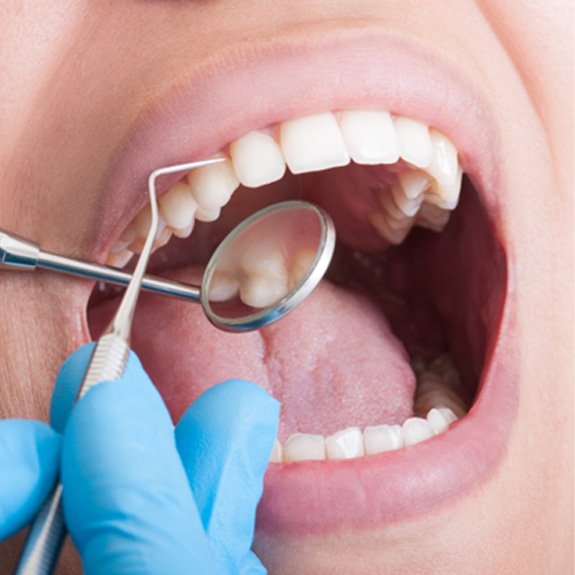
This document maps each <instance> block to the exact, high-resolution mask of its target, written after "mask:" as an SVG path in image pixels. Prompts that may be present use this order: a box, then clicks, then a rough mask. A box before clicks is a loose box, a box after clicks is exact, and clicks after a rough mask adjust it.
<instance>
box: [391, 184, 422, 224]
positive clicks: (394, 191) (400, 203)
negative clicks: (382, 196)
mask: <svg viewBox="0 0 575 575" xmlns="http://www.w3.org/2000/svg"><path fill="white" fill-rule="evenodd" d="M391 195H392V196H393V201H394V203H395V205H396V206H397V207H398V208H399V210H400V211H401V213H402V215H403V216H407V217H409V218H413V217H414V216H415V215H416V214H417V212H418V211H419V208H420V206H421V204H422V202H423V196H419V197H417V196H416V197H415V198H409V197H408V196H407V194H406V193H405V192H404V191H403V190H402V189H401V188H400V187H399V186H392V187H391ZM390 213H391V212H390ZM402 219H405V217H404V218H402Z"/></svg>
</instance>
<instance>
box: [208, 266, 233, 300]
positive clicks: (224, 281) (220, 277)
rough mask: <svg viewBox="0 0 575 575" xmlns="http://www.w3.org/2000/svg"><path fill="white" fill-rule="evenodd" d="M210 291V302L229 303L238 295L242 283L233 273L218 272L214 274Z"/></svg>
mask: <svg viewBox="0 0 575 575" xmlns="http://www.w3.org/2000/svg"><path fill="white" fill-rule="evenodd" d="M209 289H210V292H209V299H210V301H214V302H221V301H229V300H231V299H232V298H234V297H236V295H237V294H238V292H239V289H240V281H239V279H238V278H237V276H236V275H235V274H233V273H227V272H224V271H218V272H216V273H214V276H213V277H212V281H211V283H210V288H209Z"/></svg>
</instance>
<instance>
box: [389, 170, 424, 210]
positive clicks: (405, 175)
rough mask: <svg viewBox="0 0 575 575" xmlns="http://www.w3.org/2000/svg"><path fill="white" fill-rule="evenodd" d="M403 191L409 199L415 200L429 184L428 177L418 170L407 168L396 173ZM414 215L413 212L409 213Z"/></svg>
mask: <svg viewBox="0 0 575 575" xmlns="http://www.w3.org/2000/svg"><path fill="white" fill-rule="evenodd" d="M397 179H398V180H399V183H400V185H401V189H402V190H403V193H404V194H405V195H406V196H407V197H408V198H409V199H410V200H415V199H417V198H419V197H420V196H422V195H423V192H424V191H425V190H426V188H427V186H428V185H429V177H428V176H427V174H425V172H421V171H420V170H409V172H401V173H400V174H398V175H397ZM411 215H415V214H411Z"/></svg>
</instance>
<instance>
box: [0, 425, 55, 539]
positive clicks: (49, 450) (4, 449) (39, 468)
mask: <svg viewBox="0 0 575 575" xmlns="http://www.w3.org/2000/svg"><path fill="white" fill-rule="evenodd" d="M59 456H60V437H59V436H58V434H57V433H55V432H54V431H52V429H50V427H48V425H46V424H45V423H41V422H39V421H33V420H20V419H5V420H0V540H2V539H6V538H8V537H10V536H12V535H13V534H14V533H16V532H17V531H19V530H20V529H22V527H24V525H26V523H28V522H29V521H30V520H31V519H32V517H33V516H34V515H35V514H36V512H37V511H38V509H39V508H40V507H41V505H42V503H43V502H44V500H45V499H46V497H47V496H48V494H49V493H50V490H51V489H52V486H53V485H54V483H55V481H56V471H57V470H58V463H59Z"/></svg>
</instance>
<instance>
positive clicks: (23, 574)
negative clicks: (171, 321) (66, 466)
mask: <svg viewBox="0 0 575 575" xmlns="http://www.w3.org/2000/svg"><path fill="white" fill-rule="evenodd" d="M129 354H130V346H129V344H128V342H127V341H126V340H125V339H124V338H122V337H120V336H119V335H118V334H116V333H108V334H106V335H104V336H102V337H101V338H100V339H99V340H98V342H97V343H96V347H95V348H94V351H93V353H92V357H91V358H90V363H89V365H88V370H87V371H86V374H85V375H84V379H83V381H82V385H81V386H80V388H79V389H78V393H77V395H76V400H78V399H80V398H81V397H83V396H84V395H85V394H86V393H87V392H88V391H89V390H90V389H91V388H92V387H94V386H95V385H98V384H99V383H102V382H103V381H113V380H116V379H120V378H121V377H122V375H124V371H125V369H126V365H127V363H128V358H129ZM62 493H63V490H62V484H60V483H58V485H56V488H55V489H54V491H52V493H51V494H50V496H49V497H48V499H47V500H46V502H45V503H44V505H43V506H42V508H41V510H40V511H39V512H38V515H36V517H35V519H34V521H33V523H32V525H31V526H30V530H29V531H28V536H27V537H26V541H25V543H24V547H23V549H22V553H21V555H20V561H19V562H18V566H17V568H16V571H15V572H14V573H15V575H51V573H52V572H53V570H54V568H55V566H56V562H57V561H58V557H59V556H60V551H61V549H62V545H63V543H64V539H65V537H66V525H65V523H64V511H63V508H62Z"/></svg>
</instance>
